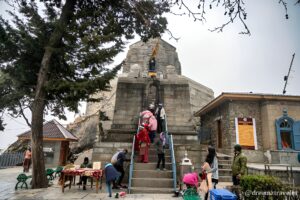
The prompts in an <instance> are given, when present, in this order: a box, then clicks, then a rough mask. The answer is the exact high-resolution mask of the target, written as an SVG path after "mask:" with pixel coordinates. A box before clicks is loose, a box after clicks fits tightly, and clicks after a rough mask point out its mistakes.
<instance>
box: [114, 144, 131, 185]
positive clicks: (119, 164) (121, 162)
mask: <svg viewBox="0 0 300 200" xmlns="http://www.w3.org/2000/svg"><path fill="white" fill-rule="evenodd" d="M127 153H128V150H127V149H124V150H123V151H121V152H120V153H119V154H118V157H117V162H116V163H115V164H114V167H115V168H116V170H117V171H118V172H120V173H121V176H120V177H119V179H118V181H117V184H116V185H117V187H122V188H126V186H122V185H121V183H122V180H123V178H124V175H125V171H124V162H125V161H130V159H127V158H126V154H127ZM113 189H117V188H115V187H113Z"/></svg>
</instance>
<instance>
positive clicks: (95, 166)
mask: <svg viewBox="0 0 300 200" xmlns="http://www.w3.org/2000/svg"><path fill="white" fill-rule="evenodd" d="M93 169H101V162H93Z"/></svg>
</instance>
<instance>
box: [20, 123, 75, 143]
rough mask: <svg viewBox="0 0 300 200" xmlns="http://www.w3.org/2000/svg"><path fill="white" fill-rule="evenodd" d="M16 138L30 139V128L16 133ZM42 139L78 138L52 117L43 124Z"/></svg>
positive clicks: (66, 139) (69, 139) (64, 139)
mask: <svg viewBox="0 0 300 200" xmlns="http://www.w3.org/2000/svg"><path fill="white" fill-rule="evenodd" d="M18 138H19V139H30V138H31V130H29V131H26V132H25V133H22V134H20V135H18ZM43 140H56V141H78V138H77V137H76V136H74V135H73V134H72V133H71V132H69V131H68V130H67V129H65V128H64V127H63V126H62V125H61V124H60V123H58V122H57V121H56V120H55V119H53V120H51V121H48V122H46V123H44V125H43Z"/></svg>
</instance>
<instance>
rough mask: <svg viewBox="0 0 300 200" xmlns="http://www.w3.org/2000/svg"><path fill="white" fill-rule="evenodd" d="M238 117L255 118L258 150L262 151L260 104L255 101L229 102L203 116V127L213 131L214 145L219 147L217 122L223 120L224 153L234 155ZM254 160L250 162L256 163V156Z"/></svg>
mask: <svg viewBox="0 0 300 200" xmlns="http://www.w3.org/2000/svg"><path fill="white" fill-rule="evenodd" d="M237 117H250V118H255V122H256V134H257V144H258V150H262V148H263V147H262V128H261V127H262V121H261V113H260V103H259V102H255V101H227V102H224V103H222V104H221V105H219V106H218V107H216V108H215V109H213V110H211V111H210V112H208V113H206V114H205V115H203V116H201V124H202V126H203V127H207V128H210V129H211V133H212V141H211V142H212V145H214V146H216V147H218V125H217V121H218V120H221V132H222V149H223V152H224V153H227V154H229V155H230V154H233V146H234V145H235V144H236V127H235V118H237ZM251 158H252V156H251ZM253 158H254V160H251V159H250V160H251V161H255V156H254V157H253ZM259 160H261V158H260V159H259Z"/></svg>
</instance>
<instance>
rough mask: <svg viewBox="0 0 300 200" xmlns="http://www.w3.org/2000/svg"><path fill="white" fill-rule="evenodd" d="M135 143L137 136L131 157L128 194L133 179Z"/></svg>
mask: <svg viewBox="0 0 300 200" xmlns="http://www.w3.org/2000/svg"><path fill="white" fill-rule="evenodd" d="M134 144H135V137H134V136H133V142H132V148H131V157H130V168H129V181H128V194H130V190H131V179H132V173H133V164H134Z"/></svg>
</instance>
